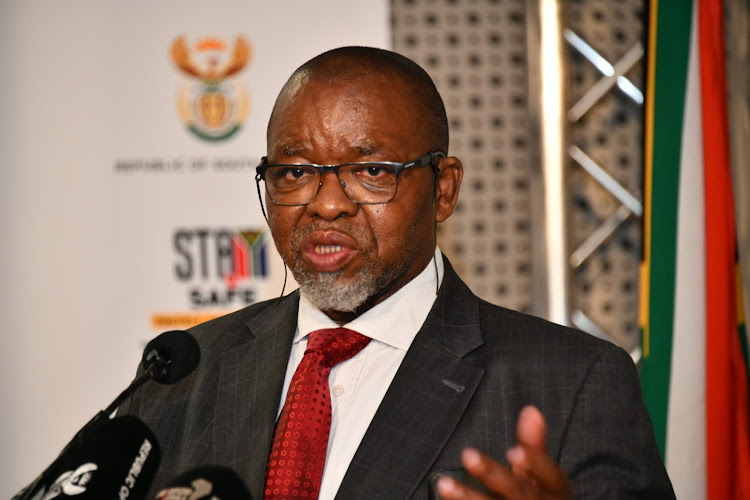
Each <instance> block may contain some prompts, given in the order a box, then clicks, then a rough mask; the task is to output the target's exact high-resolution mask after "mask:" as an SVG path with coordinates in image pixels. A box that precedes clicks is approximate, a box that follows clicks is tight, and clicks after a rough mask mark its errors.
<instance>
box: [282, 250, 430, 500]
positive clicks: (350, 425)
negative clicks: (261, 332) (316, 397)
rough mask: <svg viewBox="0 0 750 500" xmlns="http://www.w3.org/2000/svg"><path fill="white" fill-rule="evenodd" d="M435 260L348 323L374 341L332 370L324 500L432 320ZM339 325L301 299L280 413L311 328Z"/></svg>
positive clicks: (338, 481) (332, 493) (337, 483)
mask: <svg viewBox="0 0 750 500" xmlns="http://www.w3.org/2000/svg"><path fill="white" fill-rule="evenodd" d="M435 262H436V263H437V269H438V271H437V274H438V276H437V280H438V282H439V283H442V280H443V257H442V253H441V252H440V249H438V248H435ZM437 287H438V284H437V283H436V276H435V264H433V262H432V261H430V263H429V264H428V265H427V267H425V268H424V270H423V271H422V272H421V273H420V274H419V275H418V276H417V277H416V278H414V279H413V280H411V281H410V282H409V283H407V284H406V285H404V286H403V287H402V288H401V289H400V290H398V291H397V292H396V293H394V294H393V295H391V296H390V297H388V298H387V299H385V300H384V301H383V302H381V303H380V304H378V305H376V306H375V307H373V308H372V309H370V310H369V311H366V312H365V313H363V314H362V315H361V316H359V317H357V318H356V319H355V320H353V321H352V322H350V323H347V324H346V325H344V327H345V328H349V329H351V330H354V331H356V332H359V333H361V334H362V335H366V336H368V337H370V338H371V339H372V340H371V341H370V343H369V344H367V346H366V347H365V348H364V349H363V350H362V351H360V352H359V353H358V354H357V355H356V356H354V357H352V358H351V359H348V360H346V361H344V362H342V363H340V364H338V365H336V366H334V367H333V368H332V369H331V374H330V376H329V379H328V382H329V386H330V390H331V410H332V420H331V433H330V435H329V437H328V449H327V451H326V462H325V469H324V471H323V479H322V482H321V485H320V497H319V498H320V500H328V499H333V497H335V496H336V492H337V491H338V489H339V486H340V485H341V481H342V480H343V479H344V475H345V474H346V470H347V469H348V468H349V464H350V463H351V461H352V458H353V457H354V453H355V452H356V451H357V448H358V447H359V443H360V442H361V441H362V438H363V437H364V435H365V431H367V428H368V427H369V426H370V422H371V421H372V418H373V417H374V416H375V412H376V411H377V409H378V406H380V403H381V401H382V400H383V397H384V396H385V393H386V391H387V390H388V387H389V386H390V385H391V381H393V377H394V376H395V375H396V372H397V371H398V368H399V366H401V361H403V359H404V356H406V351H407V350H408V349H409V346H411V343H412V341H413V340H414V337H415V336H416V335H417V332H418V331H419V329H420V328H422V324H423V323H424V321H425V319H426V318H427V314H428V313H429V312H430V309H431V308H432V305H433V303H434V302H435V299H436V297H437V294H436V290H437ZM338 327H339V325H338V324H337V323H336V322H335V321H333V320H332V319H331V318H329V317H328V316H326V315H325V313H323V312H322V311H321V310H320V309H318V308H317V307H315V306H314V305H312V303H310V302H309V301H308V300H307V299H305V297H304V296H302V297H300V304H299V316H298V318H297V333H296V334H295V336H294V343H293V344H292V351H291V356H290V357H289V364H288V365H287V368H286V377H285V379H284V390H283V392H282V394H281V405H280V406H279V411H278V413H277V418H278V415H279V414H280V413H281V409H282V408H283V406H284V401H285V400H286V393H287V389H288V388H289V383H290V382H291V380H292V376H293V375H294V372H295V370H296V369H297V366H298V365H299V363H300V361H302V357H303V356H304V353H305V349H306V348H307V336H308V334H309V333H310V332H313V331H315V330H320V329H322V328H338Z"/></svg>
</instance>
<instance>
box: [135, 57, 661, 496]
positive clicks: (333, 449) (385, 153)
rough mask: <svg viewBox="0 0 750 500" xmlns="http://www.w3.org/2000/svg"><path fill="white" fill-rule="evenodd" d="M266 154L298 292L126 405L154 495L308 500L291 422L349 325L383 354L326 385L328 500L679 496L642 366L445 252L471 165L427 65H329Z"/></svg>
mask: <svg viewBox="0 0 750 500" xmlns="http://www.w3.org/2000/svg"><path fill="white" fill-rule="evenodd" d="M267 140H268V152H267V154H268V156H267V158H264V160H263V162H262V163H261V166H260V167H259V168H258V182H259V191H260V190H261V187H260V186H264V187H263V188H262V189H264V190H265V195H264V196H263V198H265V207H266V209H267V215H268V222H269V226H270V229H271V233H272V235H273V238H274V241H275V243H276V247H277V249H278V250H279V253H280V254H281V256H282V258H283V259H284V261H285V263H286V264H287V266H288V267H289V268H290V269H291V271H292V273H293V275H294V277H295V279H296V280H297V282H298V283H299V284H300V290H299V291H295V292H293V293H292V294H290V295H288V296H286V297H283V298H282V299H278V300H272V301H267V302H262V303H259V304H255V305H252V306H250V307H247V308H245V309H243V310H240V311H237V312H235V313H233V314H230V315H227V316H224V317H222V318H219V319H217V320H214V321H211V322H208V323H205V324H203V325H199V326H197V327H195V328H193V329H192V330H191V332H192V333H193V335H195V337H196V338H197V339H198V342H199V343H200V345H201V350H202V357H201V363H200V365H199V366H198V368H197V370H196V371H195V372H194V373H193V374H192V375H191V376H190V377H188V378H187V379H185V380H183V381H181V382H180V383H178V384H176V385H174V386H157V385H150V386H144V388H142V389H141V390H140V391H139V392H138V393H137V394H136V395H135V396H134V397H133V398H132V399H131V401H130V402H129V403H128V404H127V405H126V406H125V407H124V408H123V410H124V411H125V412H130V413H134V414H136V415H138V416H139V417H140V418H141V419H143V420H144V421H145V422H146V423H147V424H148V425H149V426H150V427H151V428H152V429H153V430H154V432H155V433H156V435H157V437H158V439H159V443H160V445H161V448H162V455H163V459H162V466H161V470H160V472H159V475H158V476H157V479H156V480H155V488H157V487H159V486H161V485H162V484H163V483H164V481H165V480H168V479H169V477H170V476H175V475H177V474H179V473H180V472H183V471H185V470H186V469H189V468H192V467H196V466H199V465H202V464H219V465H225V466H229V467H232V468H233V469H234V470H236V471H237V472H238V474H240V475H241V476H242V477H243V479H244V480H245V481H246V483H247V485H248V486H249V488H250V490H251V491H252V492H253V495H254V497H255V498H261V497H263V496H264V495H266V497H267V498H271V497H273V498H279V497H290V498H291V497H293V495H292V494H286V493H284V494H278V492H277V493H276V494H274V493H273V474H274V472H272V467H271V465H270V462H271V461H269V453H273V452H272V443H273V447H274V449H275V447H276V445H277V443H276V440H275V439H274V431H275V427H276V422H277V418H278V417H279V414H280V413H281V414H282V415H283V414H284V412H285V411H286V410H285V409H283V408H282V407H284V408H286V405H287V404H290V403H293V404H294V405H295V407H296V404H297V403H296V402H293V400H294V397H291V398H290V401H288V402H286V403H285V398H286V396H287V395H288V392H292V393H293V391H292V389H290V385H292V386H295V387H296V385H295V384H296V383H297V382H295V380H296V378H295V377H296V375H295V372H296V370H297V369H298V366H299V365H300V364H301V363H304V361H303V359H304V357H306V356H307V353H305V349H306V346H307V345H308V340H309V339H308V334H309V335H310V336H312V334H314V333H315V332H317V331H320V330H319V329H325V328H335V327H338V326H345V327H346V328H348V329H350V330H353V331H356V332H359V333H360V334H363V335H366V336H367V337H369V338H371V339H372V340H371V341H369V343H368V344H367V345H366V346H365V347H364V348H363V349H362V350H361V351H359V352H358V353H357V354H356V355H354V356H353V357H351V358H350V359H348V360H346V361H343V362H342V363H340V364H338V365H336V366H334V367H333V368H331V370H330V379H329V384H328V385H329V388H330V391H331V397H330V400H331V405H330V406H331V407H332V409H331V411H332V414H331V417H330V418H331V426H330V436H329V438H328V440H327V448H325V445H324V452H325V453H324V455H325V466H324V467H325V468H324V469H323V472H322V479H320V478H318V480H319V481H320V484H318V485H316V486H315V488H316V489H315V493H314V495H317V494H318V491H319V494H320V498H333V497H334V496H335V497H336V498H342V499H350V498H368V499H369V498H384V499H401V498H414V499H423V498H424V499H426V498H435V497H438V496H442V497H443V498H455V499H458V498H486V497H485V496H484V495H494V496H498V495H499V496H501V497H503V498H508V499H511V498H513V499H515V498H572V497H573V496H575V498H608V499H609V498H673V497H674V494H673V493H672V489H671V485H670V483H669V479H668V478H667V475H666V472H665V470H664V466H663V464H662V462H661V459H660V457H659V454H658V451H657V449H656V445H655V442H654V438H653V433H652V429H651V422H650V420H649V417H648V415H647V413H646V410H645V408H644V406H643V403H642V401H641V397H640V389H639V382H638V378H637V373H636V370H635V367H634V366H633V363H632V361H631V360H630V358H629V357H628V356H627V354H626V353H625V352H624V351H622V350H621V349H620V348H618V347H616V346H614V345H612V344H609V343H606V342H603V341H600V340H597V339H594V338H592V337H589V336H587V335H585V334H583V333H581V332H578V331H573V330H570V329H567V328H564V327H561V326H557V325H554V324H551V323H548V322H545V321H543V320H541V319H537V318H533V317H530V316H526V315H523V314H520V313H517V312H514V311H510V310H507V309H503V308H500V307H497V306H494V305H491V304H488V303H486V302H484V301H482V300H480V299H478V298H477V297H476V296H475V295H474V294H472V293H471V291H470V290H469V289H468V288H467V287H466V285H465V284H464V283H463V282H462V281H461V280H460V279H459V277H458V276H457V275H456V274H455V272H454V271H453V269H452V267H451V265H450V263H449V262H448V261H447V260H446V259H444V258H443V257H442V254H441V253H440V251H439V249H437V248H436V244H435V241H436V240H435V230H436V224H437V223H440V222H443V221H444V220H445V219H447V218H448V217H449V216H450V215H451V213H452V211H453V209H454V207H455V205H456V201H457V198H458V191H459V187H460V184H461V179H462V176H463V170H462V165H461V162H460V161H459V160H458V159H457V158H455V157H451V156H447V152H448V126H447V119H446V116H445V110H444V107H443V104H442V100H441V99H440V96H439V95H438V93H437V90H436V89H435V87H434V85H433V83H432V81H431V80H430V78H429V76H427V74H426V73H425V72H424V71H423V70H422V69H421V68H420V67H419V66H418V65H416V64H415V63H413V62H412V61H410V60H408V59H406V58H404V57H402V56H399V55H397V54H394V53H391V52H388V51H383V50H379V49H369V48H354V47H350V48H343V49H336V50H333V51H330V52H327V53H325V54H322V55H321V56H318V57H316V58H314V59H313V60H311V61H309V62H308V63H306V64H305V65H303V66H302V67H300V68H299V69H298V70H297V71H296V72H295V73H294V74H293V75H292V77H291V78H290V79H289V81H288V82H287V83H286V85H285V86H284V88H283V89H282V91H281V93H280V95H279V98H278V99H277V101H276V104H275V107H274V110H273V113H272V115H271V119H270V121H269V126H268V136H267ZM303 354H304V356H303ZM294 390H297V389H296V388H295V389H294ZM283 418H284V419H285V418H286V417H283ZM284 421H285V420H284ZM277 432H278V430H277ZM326 432H328V429H327V428H326ZM478 450H481V452H479V451H478ZM490 457H492V458H490ZM321 460H322V458H321ZM273 462H274V464H275V460H274V461H273Z"/></svg>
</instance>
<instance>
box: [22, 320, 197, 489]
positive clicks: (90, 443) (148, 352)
mask: <svg viewBox="0 0 750 500" xmlns="http://www.w3.org/2000/svg"><path fill="white" fill-rule="evenodd" d="M199 362H200V347H199V346H198V342H197V341H196V340H195V338H193V336H192V335H190V334H189V333H187V332H183V331H179V330H174V331H169V332H164V333H162V334H161V335H159V336H158V337H156V338H155V339H153V340H152V341H151V342H149V343H148V345H146V349H145V350H144V352H143V362H142V364H143V368H144V372H143V373H142V374H141V375H140V376H139V377H137V378H136V379H135V380H133V382H132V383H131V384H130V386H128V388H127V389H125V390H124V391H123V392H122V393H120V395H119V396H117V398H116V399H115V400H114V401H113V402H112V403H111V404H110V405H109V406H108V407H107V408H106V409H104V410H102V411H100V412H99V413H97V414H96V415H95V416H94V418H92V419H91V420H90V421H89V422H88V423H87V424H86V425H85V426H83V428H82V429H81V430H80V431H78V433H77V434H76V435H75V437H74V438H73V439H72V440H71V441H70V442H69V443H68V444H67V446H66V447H65V448H64V449H63V451H62V452H61V453H60V455H59V456H58V457H57V458H56V459H55V461H54V462H52V465H50V466H49V467H48V468H47V469H45V470H44V471H43V472H42V473H41V474H40V475H39V476H38V477H37V478H36V479H35V480H34V482H32V483H31V484H30V485H29V486H28V487H26V488H25V489H24V490H23V492H22V493H20V494H19V495H18V496H17V497H16V498H17V499H18V500H32V499H33V500H50V499H52V498H54V496H49V495H50V494H51V492H52V486H53V485H54V484H56V483H57V482H58V481H59V480H60V477H62V476H60V475H61V474H63V472H64V473H68V472H70V473H71V474H75V473H76V471H78V469H77V468H76V469H74V470H67V469H66V470H65V471H61V470H59V469H60V467H59V466H63V467H70V466H72V465H73V464H74V463H76V460H78V458H77V457H78V455H77V453H79V452H83V451H86V452H88V451H91V450H98V449H99V439H102V438H105V437H106V436H108V435H109V434H108V432H114V430H115V427H113V426H116V429H119V431H121V432H122V437H123V438H128V439H130V441H128V442H127V443H126V442H125V441H118V442H117V443H119V445H120V446H121V447H122V446H130V445H131V444H133V443H136V442H137V444H138V445H139V446H140V445H142V444H143V440H144V439H146V438H148V439H147V440H148V441H149V443H151V447H152V449H153V448H154V447H155V446H156V439H155V438H154V436H153V434H152V433H151V431H150V430H149V429H148V428H147V427H146V425H145V424H144V423H143V422H141V421H140V420H138V419H136V418H134V417H128V418H127V419H125V420H123V418H125V417H122V418H115V419H110V418H109V416H110V415H112V413H113V412H114V411H115V410H116V409H117V407H119V406H120V405H121V404H122V402H123V401H125V399H127V398H128V397H129V396H130V395H131V394H133V392H135V390H136V389H137V388H139V387H140V386H142V385H143V384H145V383H146V382H148V381H149V380H154V381H156V382H159V383H162V384H174V383H176V382H178V381H180V380H182V379H183V378H185V377H186V376H187V375H189V374H190V373H191V372H192V371H193V370H194V369H195V367H196V366H198V363H199ZM115 421H117V422H118V423H116V424H113V423H112V422H115ZM134 421H135V422H137V423H133V422H134ZM125 422H130V423H128V424H126V423H125ZM128 429H129V431H128ZM126 431H127V432H126ZM141 438H143V439H141ZM112 443H113V444H116V443H115V442H112ZM156 449H157V457H158V455H159V453H158V447H157V448H156ZM87 450H88V451H87ZM113 450H115V451H116V448H113ZM159 461H160V459H157V461H156V462H157V463H156V465H155V466H154V467H156V466H158V462H159ZM81 465H83V464H81ZM76 467H78V466H76ZM155 470H156V469H154V471H155ZM78 472H80V475H81V478H82V479H81V480H83V478H84V477H92V476H90V475H87V474H88V473H90V472H93V471H85V470H80V471H78ZM55 474H57V475H55ZM101 475H102V474H100V476H101ZM71 477H74V476H71ZM150 481H151V478H149V479H148V482H150ZM61 484H62V483H61ZM65 484H71V483H70V482H67V483H65ZM75 489H76V488H75V487H73V488H72V489H70V487H69V488H68V490H69V491H75ZM61 491H63V490H61ZM122 491H123V492H124V491H125V490H122ZM40 492H46V493H45V494H44V495H43V496H40ZM143 495H145V490H144V491H143V492H141V497H140V498H143ZM90 498H96V497H90ZM101 498H104V497H101ZM113 498H120V497H117V496H115V497H113ZM123 498H124V497H123ZM129 498H131V499H132V498H139V497H137V496H133V494H132V493H129Z"/></svg>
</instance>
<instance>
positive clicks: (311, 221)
mask: <svg viewBox="0 0 750 500" xmlns="http://www.w3.org/2000/svg"><path fill="white" fill-rule="evenodd" d="M353 80H354V79H353ZM362 80H364V81H362ZM408 95H409V94H408V93H407V92H406V91H405V89H404V86H403V84H401V83H400V82H398V81H393V80H390V81H389V80H386V78H384V77H381V76H379V75H372V76H371V78H359V79H356V81H346V82H342V83H338V84H336V85H329V84H326V83H321V82H319V81H317V80H315V79H312V80H309V81H306V82H305V83H303V84H301V86H298V87H297V88H293V90H291V91H289V92H286V93H285V95H283V96H282V97H281V98H280V100H279V103H278V105H277V108H276V113H275V116H274V120H273V122H272V123H271V124H270V125H269V134H268V162H269V163H316V164H320V165H335V164H341V163H347V162H358V161H395V162H406V161H410V160H414V159H416V158H419V157H420V156H422V155H424V154H426V153H428V152H429V151H428V143H427V141H426V140H425V139H424V138H423V137H422V135H423V134H422V133H421V130H420V127H419V120H418V110H417V109H416V107H415V106H414V105H413V103H412V102H411V101H410V99H409V98H408V97H407V96H408ZM433 180H434V174H433V171H432V169H431V168H430V167H423V168H418V169H415V170H412V171H406V172H404V173H403V174H402V175H401V176H400V177H399V180H398V190H397V192H396V196H395V197H394V198H393V200H391V201H390V202H388V203H383V204H376V205H359V204H357V203H355V202H353V201H351V200H350V199H349V198H348V197H347V196H346V194H344V191H343V190H342V188H341V185H340V184H339V183H338V180H337V178H336V175H335V174H334V173H332V172H327V173H325V174H323V176H322V178H321V182H322V186H321V187H320V190H319V192H318V194H317V196H316V198H315V199H313V200H312V201H311V202H310V203H308V204H307V205H304V206H293V207H289V206H280V205H276V204H275V203H274V202H273V201H272V200H271V199H270V198H269V197H268V196H266V204H267V206H268V217H269V224H270V227H271V233H272V234H273V238H274V241H275V242H276V247H277V248H278V250H279V252H280V253H281V256H282V258H283V259H284V261H285V262H286V263H287V265H288V266H289V268H290V269H291V271H292V273H293V275H294V277H295V279H296V280H297V282H298V283H299V284H300V286H301V289H302V292H303V293H304V294H305V296H306V297H308V298H310V300H311V301H312V302H313V303H315V304H316V305H317V306H318V307H319V308H321V309H322V310H323V311H325V312H326V313H328V314H329V316H331V317H332V318H333V319H335V320H338V319H337V318H341V319H345V318H349V317H351V316H352V315H351V314H349V315H347V314H336V313H337V312H339V313H342V312H344V313H346V312H352V311H355V310H356V311H357V314H359V313H361V312H363V311H364V310H366V309H368V308H370V307H372V306H373V305H375V304H376V303H378V302H380V301H382V300H383V299H385V298H386V297H388V296H390V295H391V294H393V293H394V292H395V291H397V290H398V289H399V288H401V287H402V286H403V285H404V284H406V283H407V282H408V281H410V280H411V279H413V278H414V277H415V276H416V275H417V274H419V273H420V272H421V271H422V269H424V268H425V266H426V265H427V264H428V263H429V262H430V259H431V258H432V255H433V252H434V224H435V216H434V213H433V204H432V190H433ZM354 315H356V314H354Z"/></svg>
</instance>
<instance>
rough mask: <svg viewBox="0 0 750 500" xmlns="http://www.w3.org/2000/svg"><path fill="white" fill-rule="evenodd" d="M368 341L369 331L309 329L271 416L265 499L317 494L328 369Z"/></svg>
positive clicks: (326, 428)
mask: <svg viewBox="0 0 750 500" xmlns="http://www.w3.org/2000/svg"><path fill="white" fill-rule="evenodd" d="M368 342H370V339H369V338H368V337H365V336H364V335H360V334H359V333H357V332H354V331H352V330H348V329H346V328H329V329H325V330H316V331H314V332H312V333H310V335H309V337H308V340H307V350H306V351H305V355H304V357H303V358H302V361H301V362H300V364H299V366H298V367H297V371H295V372H294V376H293V377H292V381H291V383H290V384H289V390H288V391H287V396H286V401H285V402H284V407H283V408H282V409H281V415H280V416H279V420H278V422H276V430H275V431H274V434H273V445H272V446H271V454H270V455H269V457H268V465H267V467H266V490H265V499H266V500H271V499H273V500H281V499H288V498H306V499H310V500H315V499H317V498H318V494H319V493H320V480H321V478H322V477H323V464H324V463H325V460H326V448H328V434H329V433H330V431H331V395H330V392H329V390H328V375H329V374H330V373H331V368H332V367H334V366H336V365H337V364H339V363H341V362H342V361H346V360H347V359H349V358H351V357H352V356H354V355H355V354H357V353H358V352H359V351H361V350H362V349H364V347H365V346H366V345H367V343H368Z"/></svg>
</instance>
